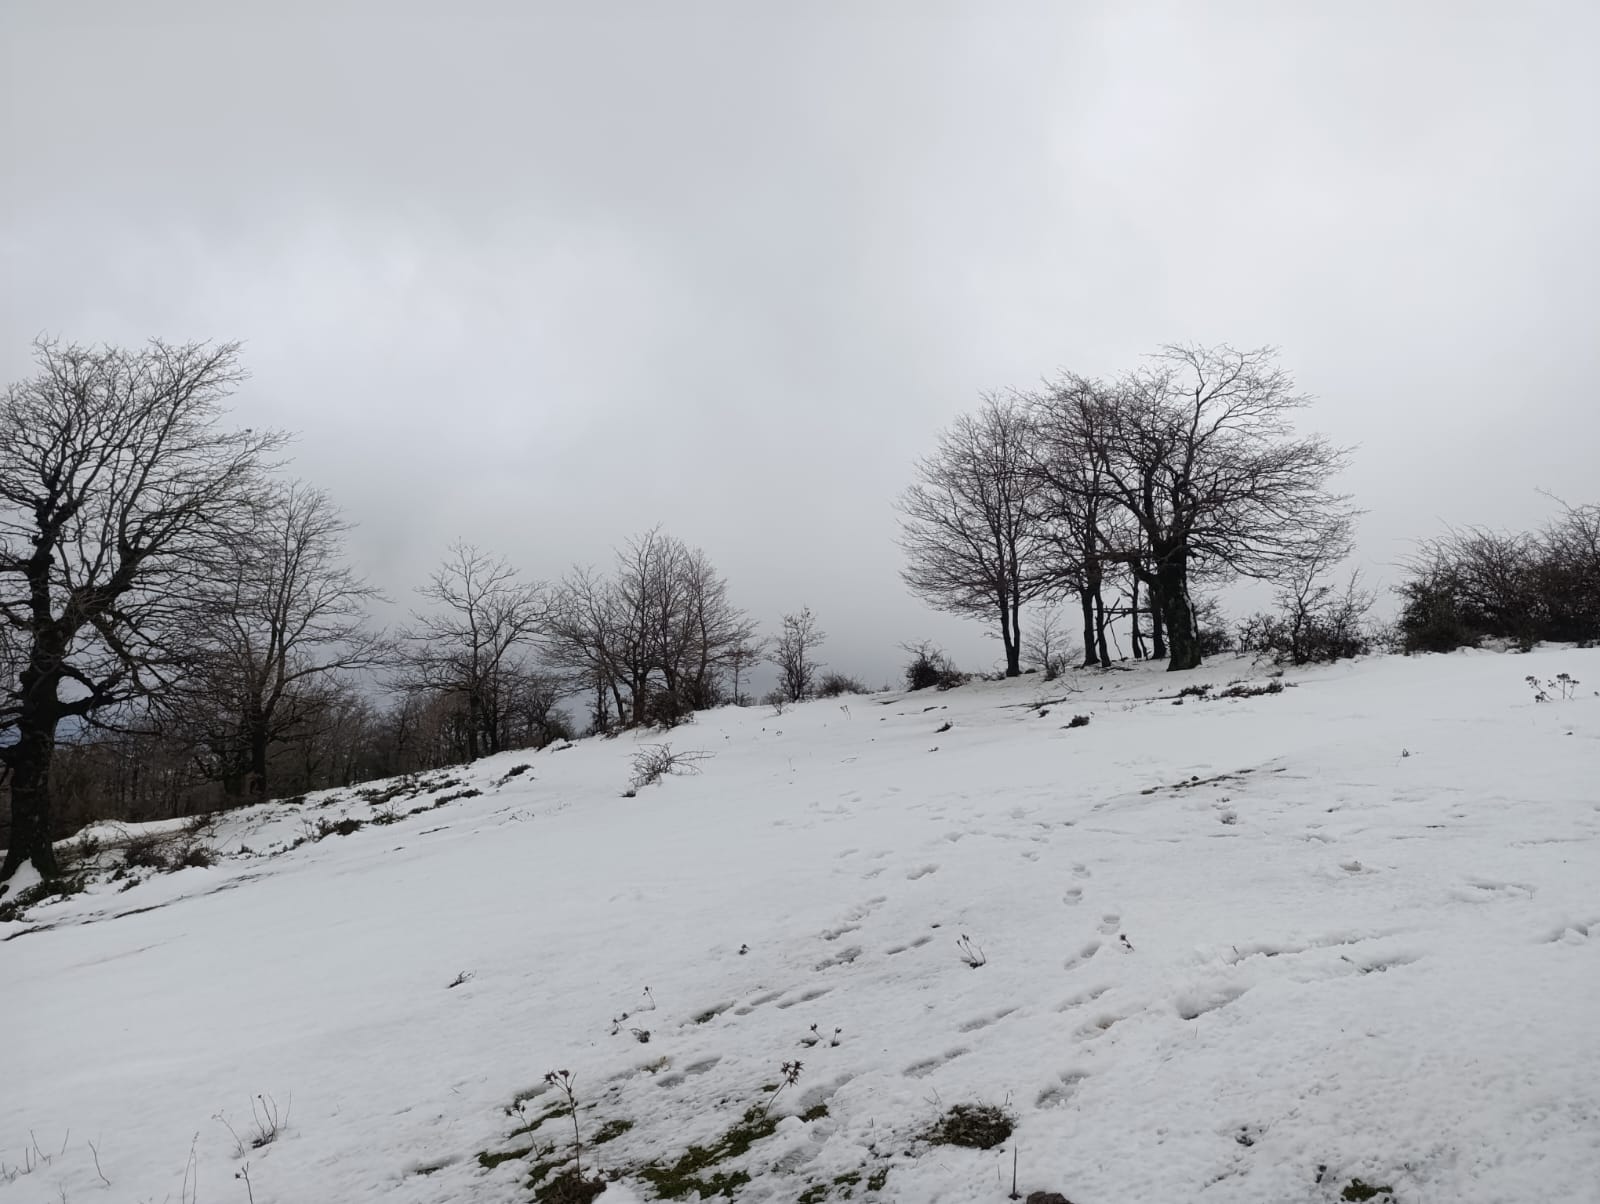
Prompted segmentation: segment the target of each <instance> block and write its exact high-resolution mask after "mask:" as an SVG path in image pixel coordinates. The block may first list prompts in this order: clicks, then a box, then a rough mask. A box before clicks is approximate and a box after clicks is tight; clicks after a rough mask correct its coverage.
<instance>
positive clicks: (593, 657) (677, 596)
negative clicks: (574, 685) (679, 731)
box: [543, 528, 755, 727]
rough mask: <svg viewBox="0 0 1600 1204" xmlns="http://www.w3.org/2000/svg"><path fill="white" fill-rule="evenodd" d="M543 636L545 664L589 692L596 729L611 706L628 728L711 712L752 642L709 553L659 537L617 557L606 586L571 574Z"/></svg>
mask: <svg viewBox="0 0 1600 1204" xmlns="http://www.w3.org/2000/svg"><path fill="white" fill-rule="evenodd" d="M543 630H544V636H545V641H546V647H547V649H548V653H549V656H550V658H551V660H552V662H553V663H555V664H557V665H559V666H561V667H562V668H563V669H564V670H565V671H566V672H567V673H568V674H569V675H571V676H572V677H574V678H576V679H577V680H578V681H579V682H580V683H581V684H582V685H583V686H584V688H586V689H592V690H593V691H594V696H595V707H594V709H595V719H596V726H597V727H604V726H605V719H606V715H607V713H608V712H609V710H610V709H611V705H614V706H615V709H616V714H617V718H618V720H619V721H620V722H623V723H630V724H644V723H650V722H655V721H664V722H669V723H670V722H674V721H676V720H677V719H679V718H681V717H683V716H684V715H686V714H687V713H689V712H690V711H694V710H698V709H702V708H704V707H708V706H712V705H714V704H715V703H716V702H717V701H718V700H719V699H720V697H721V690H722V680H723V676H724V674H725V673H727V672H729V671H730V670H734V669H736V668H737V669H738V670H741V671H742V670H743V669H744V668H746V667H748V664H749V659H750V645H751V642H752V641H753V640H754V638H755V625H754V624H753V623H752V622H751V621H750V619H749V618H748V616H746V615H745V613H744V612H743V611H742V610H740V609H739V608H738V607H736V606H734V605H733V603H732V601H731V599H730V597H729V594H728V586H727V582H726V581H724V580H723V578H722V577H721V576H720V575H719V574H718V573H717V571H716V569H715V568H714V567H713V566H712V564H711V561H710V560H709V558H708V557H707V556H706V554H705V553H704V552H702V551H700V550H699V549H698V548H691V547H689V546H688V545H687V544H685V543H684V542H683V541H682V540H680V539H677V538H675V537H673V536H670V535H666V534H664V533H663V532H662V531H661V530H660V529H659V528H657V529H653V530H650V531H647V532H645V533H644V534H643V535H639V536H636V537H635V538H633V539H631V540H629V541H628V543H627V544H625V545H624V546H623V547H622V548H620V549H618V551H617V562H616V571H615V574H614V576H612V577H611V578H610V579H604V578H602V577H600V576H599V575H598V574H596V573H595V572H594V571H593V570H588V569H579V570H574V572H573V573H571V574H569V575H568V577H567V579H566V580H565V581H564V582H563V583H562V586H561V588H560V589H559V590H558V591H557V592H556V597H555V601H554V604H553V606H552V607H551V613H550V618H549V621H548V622H547V623H546V624H545V626H544V629H543ZM608 695H609V703H608Z"/></svg>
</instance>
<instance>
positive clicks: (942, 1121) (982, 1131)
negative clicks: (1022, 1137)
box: [923, 1104, 1014, 1150]
mask: <svg viewBox="0 0 1600 1204" xmlns="http://www.w3.org/2000/svg"><path fill="white" fill-rule="evenodd" d="M1013 1127H1014V1122H1013V1121H1012V1119H1011V1117H1010V1116H1009V1115H1008V1114H1007V1113H1006V1111H1005V1109H1003V1108H998V1107H996V1106H995V1105H994V1104H956V1105H955V1106H954V1107H952V1108H951V1109H950V1110H949V1111H948V1112H946V1113H945V1114H944V1115H943V1116H941V1117H940V1118H939V1119H938V1120H937V1121H935V1122H934V1124H933V1126H932V1127H931V1128H929V1129H928V1131H927V1132H926V1133H924V1134H923V1140H925V1141H928V1142H930V1143H932V1144H933V1145H959V1146H965V1147H966V1148H967V1149H969V1150H989V1149H993V1148H994V1147H995V1146H997V1145H999V1144H1000V1143H1001V1142H1003V1141H1005V1139H1006V1138H1008V1137H1010V1136H1011V1130H1012V1128H1013Z"/></svg>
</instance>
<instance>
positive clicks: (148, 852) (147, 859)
mask: <svg viewBox="0 0 1600 1204" xmlns="http://www.w3.org/2000/svg"><path fill="white" fill-rule="evenodd" d="M171 860H172V838H171V837H170V836H168V835H166V834H165V833H161V832H136V833H135V834H134V835H132V836H130V837H128V840H127V843H126V844H124V845H123V846H122V864H123V865H125V866H127V867H128V868H129V869H140V870H164V869H166V868H167V867H168V865H169V864H170V862H171Z"/></svg>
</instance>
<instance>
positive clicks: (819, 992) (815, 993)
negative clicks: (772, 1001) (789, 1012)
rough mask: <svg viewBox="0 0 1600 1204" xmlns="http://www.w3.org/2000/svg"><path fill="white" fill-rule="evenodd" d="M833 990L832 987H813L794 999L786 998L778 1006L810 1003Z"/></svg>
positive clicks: (789, 1006)
mask: <svg viewBox="0 0 1600 1204" xmlns="http://www.w3.org/2000/svg"><path fill="white" fill-rule="evenodd" d="M831 990H833V988H832V987H812V988H811V990H809V991H807V992H805V994H803V995H796V996H795V997H794V998H793V999H785V1000H784V1001H783V1002H782V1003H780V1004H778V1007H779V1008H792V1007H793V1006H794V1005H795V1004H797V1003H810V1002H811V1001H812V1000H814V999H821V998H822V997H823V996H824V995H826V994H827V993H828V992H829V991H831Z"/></svg>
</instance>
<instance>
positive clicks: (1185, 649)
mask: <svg viewBox="0 0 1600 1204" xmlns="http://www.w3.org/2000/svg"><path fill="white" fill-rule="evenodd" d="M1155 589H1156V597H1157V598H1158V599H1159V600H1160V606H1161V613H1162V615H1163V616H1165V618H1166V620H1167V647H1168V651H1169V659H1168V661H1167V668H1168V670H1182V669H1197V668H1199V667H1200V661H1201V657H1200V637H1199V634H1198V633H1197V632H1196V631H1195V626H1194V607H1193V606H1192V605H1191V604H1190V602H1189V560H1188V557H1187V556H1186V555H1185V554H1184V549H1183V548H1182V547H1172V548H1166V549H1158V550H1157V553H1156V573H1155Z"/></svg>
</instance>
